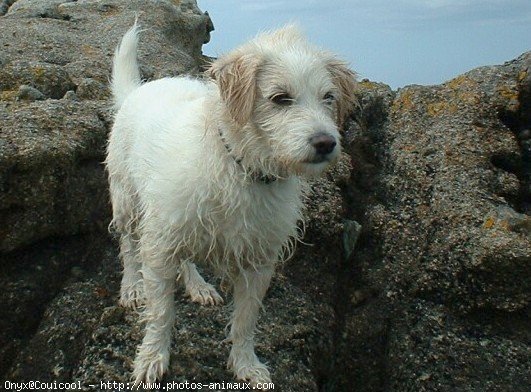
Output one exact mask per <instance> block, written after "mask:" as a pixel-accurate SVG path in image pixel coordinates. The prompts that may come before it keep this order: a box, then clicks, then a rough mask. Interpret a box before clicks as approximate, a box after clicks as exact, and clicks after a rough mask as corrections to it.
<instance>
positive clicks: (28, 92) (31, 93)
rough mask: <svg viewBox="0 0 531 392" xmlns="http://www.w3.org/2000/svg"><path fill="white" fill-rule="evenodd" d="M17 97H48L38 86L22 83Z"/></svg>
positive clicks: (40, 98) (29, 98) (27, 99)
mask: <svg viewBox="0 0 531 392" xmlns="http://www.w3.org/2000/svg"><path fill="white" fill-rule="evenodd" d="M17 98H18V99H23V100H26V101H42V100H43V99H45V98H46V97H45V96H44V94H43V93H41V92H40V91H39V90H37V89H36V88H34V87H31V86H26V85H22V86H20V87H19V88H18V95H17Z"/></svg>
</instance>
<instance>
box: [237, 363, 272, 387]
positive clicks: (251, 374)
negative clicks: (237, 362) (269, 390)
mask: <svg viewBox="0 0 531 392" xmlns="http://www.w3.org/2000/svg"><path fill="white" fill-rule="evenodd" d="M234 374H235V376H236V378H237V379H239V380H242V381H247V382H249V383H250V384H251V386H252V387H257V386H258V384H261V385H260V387H264V384H269V383H271V374H270V373H269V370H267V367H266V366H265V365H264V364H262V363H260V362H258V363H257V364H253V365H252V366H244V367H241V368H239V369H238V370H237V371H235V372H234Z"/></svg>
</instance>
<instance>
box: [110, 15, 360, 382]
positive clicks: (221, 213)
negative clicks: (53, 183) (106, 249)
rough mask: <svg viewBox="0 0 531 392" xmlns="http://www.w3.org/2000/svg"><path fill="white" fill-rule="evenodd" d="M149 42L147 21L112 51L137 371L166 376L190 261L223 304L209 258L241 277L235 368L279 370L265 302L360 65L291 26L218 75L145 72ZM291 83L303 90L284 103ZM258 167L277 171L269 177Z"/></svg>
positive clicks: (193, 279)
mask: <svg viewBox="0 0 531 392" xmlns="http://www.w3.org/2000/svg"><path fill="white" fill-rule="evenodd" d="M137 44H138V30H137V27H136V25H135V26H134V27H133V28H132V29H131V30H129V31H128V32H127V33H126V35H125V36H124V37H123V39H122V42H121V45H120V46H119V48H118V49H117V51H116V55H115V58H114V64H113V79H112V90H113V94H114V99H115V105H116V108H117V110H118V112H117V114H116V118H115V123H114V126H113V129H112V132H111V134H110V139H109V145H108V156H107V160H106V164H107V169H108V172H109V181H110V192H111V199H112V205H113V221H112V225H113V226H114V228H115V229H116V230H117V231H118V232H119V233H120V234H121V239H120V248H121V252H120V253H121V258H122V261H123V264H124V275H123V279H122V287H121V295H120V303H121V304H122V305H124V306H128V307H136V306H138V305H143V317H142V318H143V320H144V321H145V322H146V330H145V336H144V339H143V342H142V344H141V345H140V347H139V349H138V352H137V355H136V359H135V364H134V378H135V381H137V382H139V381H147V382H152V381H154V380H156V379H160V377H161V376H162V374H163V373H164V372H165V371H166V369H167V367H168V363H169V348H170V337H171V330H172V325H173V323H174V318H175V312H174V299H173V293H174V289H175V282H176V278H177V277H178V275H179V272H180V276H181V280H182V281H183V283H184V285H185V287H186V292H187V294H188V295H190V297H191V298H192V300H194V301H196V302H200V303H202V304H219V303H221V301H222V300H221V297H220V296H219V294H218V293H217V292H216V290H215V289H214V288H213V286H211V285H209V284H208V283H206V282H205V281H204V280H203V278H202V277H201V275H199V273H198V271H197V269H196V267H195V265H194V262H197V263H202V264H207V265H209V266H211V267H213V269H214V270H215V271H216V272H217V273H218V274H219V275H221V276H222V277H223V278H224V279H225V280H226V281H227V282H229V283H230V284H232V287H233V293H234V312H233V316H232V318H231V323H230V335H229V339H230V340H231V341H232V349H231V353H230V356H229V362H228V365H229V367H230V368H231V369H232V370H233V371H234V373H235V375H236V377H238V378H240V379H244V380H248V381H251V382H252V383H253V384H256V383H258V382H269V381H270V375H269V371H268V370H267V368H266V367H265V366H264V365H263V364H262V363H260V361H259V360H258V358H257V357H256V355H255V353H254V342H253V336H254V330H255V327H256V321H257V318H258V315H259V310H260V307H261V302H262V299H263V297H264V295H265V293H266V291H267V288H268V286H269V282H270V280H271V277H272V275H273V271H274V267H275V264H276V263H278V262H279V261H281V260H283V259H285V258H286V257H287V256H288V255H289V254H290V252H291V251H292V249H293V244H294V241H295V240H296V239H297V238H298V237H299V236H300V230H299V229H298V226H297V222H298V221H299V220H301V219H302V216H301V210H302V204H303V203H302V197H303V189H304V184H305V181H304V180H303V178H305V177H312V176H316V175H318V174H320V173H321V172H322V171H323V170H324V169H325V168H326V167H327V166H328V165H329V163H331V162H334V161H335V160H336V158H337V157H338V155H339V153H340V146H339V140H340V134H339V132H338V124H340V123H341V121H342V119H343V118H344V116H345V114H346V113H347V112H348V108H349V107H350V106H351V105H352V103H353V101H354V95H353V88H354V84H353V83H354V77H353V73H352V72H351V71H349V70H348V69H347V68H346V67H345V66H344V65H343V64H342V63H341V62H339V61H337V60H336V59H335V58H334V57H333V56H331V55H330V54H328V53H327V52H324V51H319V50H317V49H315V48H314V47H313V46H311V45H310V44H308V43H307V42H306V41H305V39H304V38H303V37H302V35H301V34H300V32H299V31H298V29H297V28H296V27H293V26H287V27H285V28H283V29H281V30H278V31H275V32H272V33H264V34H262V35H260V36H258V37H257V38H255V39H254V40H253V41H251V42H249V43H248V44H246V45H244V46H242V47H240V48H238V49H236V50H235V51H234V52H232V53H229V54H228V55H226V56H223V57H221V58H220V59H218V60H217V61H215V62H214V63H213V64H212V65H211V67H210V69H209V72H208V74H209V75H210V76H211V79H205V80H199V79H193V78H189V77H179V78H165V79H160V80H156V81H152V82H149V83H145V84H141V82H140V74H139V70H138V64H137V60H136V49H137ZM279 92H288V93H289V94H290V95H291V96H292V97H293V99H294V102H293V103H292V104H291V105H288V106H279V105H278V104H275V103H274V102H272V101H271V99H270V97H271V96H272V95H274V94H276V93H279ZM327 93H331V94H332V96H333V99H330V98H329V97H328V99H324V97H325V96H326V94H327ZM220 131H221V132H222V134H223V139H224V140H225V141H224V140H223V139H222V138H221V136H220V135H219V132H220ZM318 132H324V133H326V134H328V135H331V136H333V137H335V138H336V140H337V141H338V146H337V147H336V148H335V150H334V152H333V153H331V154H330V156H329V157H328V158H329V159H328V160H326V161H324V162H320V163H311V161H312V159H314V157H315V149H314V148H313V147H312V146H311V145H310V142H309V140H310V138H311V137H312V135H315V134H316V133H318ZM225 143H226V144H228V145H229V146H230V148H231V153H229V152H228V151H227V148H226V146H225V145H224V144H225ZM235 157H236V158H241V163H238V162H236V160H235ZM257 174H258V175H269V176H271V177H274V178H277V180H276V181H273V182H271V183H264V182H261V181H259V180H257Z"/></svg>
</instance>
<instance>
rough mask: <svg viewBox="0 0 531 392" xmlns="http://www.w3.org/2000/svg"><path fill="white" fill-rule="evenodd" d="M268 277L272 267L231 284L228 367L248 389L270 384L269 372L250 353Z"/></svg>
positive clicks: (250, 272) (252, 271)
mask: <svg viewBox="0 0 531 392" xmlns="http://www.w3.org/2000/svg"><path fill="white" fill-rule="evenodd" d="M272 276H273V267H263V268H258V269H256V270H255V269H252V270H249V271H244V272H242V273H240V275H239V276H238V278H237V279H236V281H235V282H234V312H233V314H232V319H231V329H230V336H229V339H230V340H231V341H232V348H231V351H230V355H229V361H228V367H229V369H232V371H233V372H234V374H235V375H236V377H237V378H238V379H241V380H246V381H249V382H250V383H251V384H252V385H256V384H257V383H269V382H271V376H270V374H269V370H267V367H266V366H265V365H264V364H262V363H261V362H260V360H259V359H258V357H257V356H256V354H255V352H254V332H255V329H256V322H257V320H258V314H259V311H260V308H261V306H262V300H263V298H264V296H265V293H266V291H267V289H268V287H269V283H270V282H271V277H272Z"/></svg>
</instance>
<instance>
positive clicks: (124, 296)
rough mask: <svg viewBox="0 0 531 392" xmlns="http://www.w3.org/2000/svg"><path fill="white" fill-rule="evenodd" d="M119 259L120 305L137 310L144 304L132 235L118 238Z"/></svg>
mask: <svg viewBox="0 0 531 392" xmlns="http://www.w3.org/2000/svg"><path fill="white" fill-rule="evenodd" d="M120 258H121V260H122V264H123V275H122V283H121V285H120V301H119V303H120V305H122V306H124V307H126V308H132V309H137V308H138V307H139V306H142V305H143V304H144V302H145V297H144V285H143V283H142V273H141V272H140V268H141V266H142V264H141V262H140V260H139V258H138V240H137V239H136V238H134V234H133V233H126V234H122V236H121V237H120Z"/></svg>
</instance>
